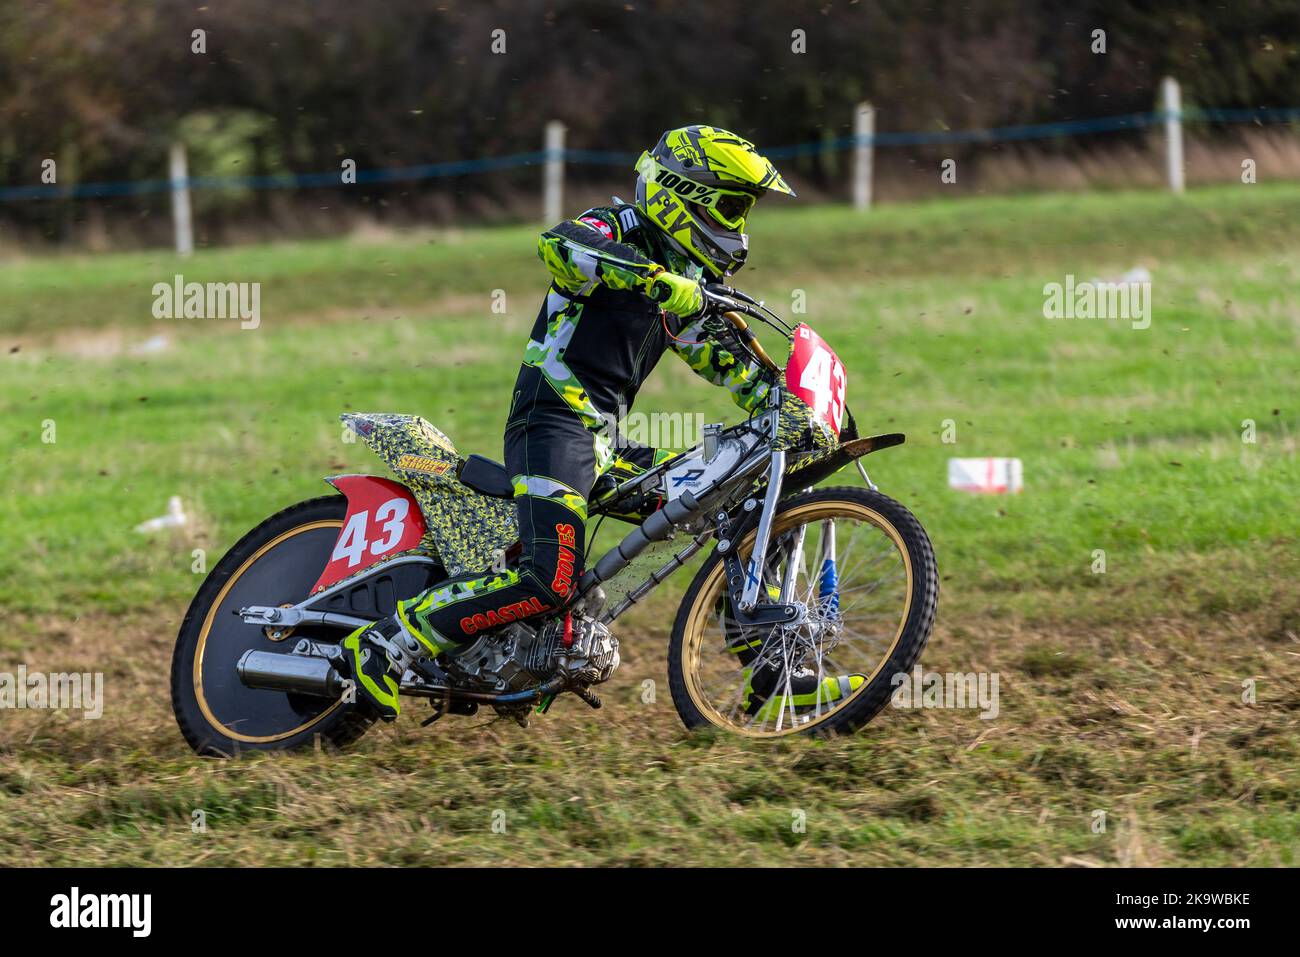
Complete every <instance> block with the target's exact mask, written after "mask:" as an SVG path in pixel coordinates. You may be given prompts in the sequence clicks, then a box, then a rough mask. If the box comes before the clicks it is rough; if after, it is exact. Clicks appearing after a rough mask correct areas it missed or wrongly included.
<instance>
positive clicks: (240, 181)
mask: <svg viewBox="0 0 1300 957" xmlns="http://www.w3.org/2000/svg"><path fill="white" fill-rule="evenodd" d="M1168 118H1169V114H1168V113H1166V112H1165V111H1163V110H1156V111H1154V112H1150V113H1128V114H1124V115H1121V116H1103V117H1097V118H1095V119H1087V120H1066V121H1061V122H1056V123H1037V124H1032V125H1027V126H1001V127H994V128H992V129H986V130H933V131H928V132H926V131H916V132H895V133H876V134H873V135H871V136H861V137H860V136H841V137H837V138H835V139H829V140H823V141H818V142H812V143H796V144H793V145H789V146H777V147H774V148H772V149H766V150H764V151H763V152H764V155H766V156H769V157H771V158H772V159H790V158H794V157H800V156H811V155H817V154H820V153H833V152H838V151H840V150H847V149H853V148H854V147H857V146H861V145H869V146H935V145H943V144H954V145H961V144H970V143H1005V142H1016V141H1024V140H1038V139H1054V138H1057V137H1061V136H1085V135H1088V134H1092V133H1113V132H1121V131H1131V130H1139V129H1144V128H1146V127H1149V126H1154V125H1158V124H1160V123H1163V122H1164V121H1165V120H1167V119H1168ZM1182 119H1183V120H1185V121H1193V122H1196V121H1201V122H1211V123H1253V124H1261V123H1294V122H1300V108H1283V107H1258V108H1254V109H1200V108H1188V109H1185V110H1184V111H1183V112H1182ZM555 152H558V153H559V154H560V157H561V158H562V159H563V160H564V161H565V162H566V163H572V164H577V165H584V166H629V167H630V166H632V165H633V164H634V163H635V162H636V158H637V156H638V155H639V154H635V153H621V152H614V151H607V150H559V151H555ZM550 158H552V152H551V151H547V150H538V151H536V152H531V153H512V154H510V155H507V156H495V157H487V158H482V159H469V160H452V161H449V162H444V163H425V164H423V165H419V166H399V167H388V168H377V169H366V170H358V171H357V173H356V182H357V184H365V183H397V182H408V181H412V180H423V179H438V178H441V177H446V176H464V175H468V174H471V173H484V172H491V171H494V170H502V169H516V168H519V167H523V166H535V165H537V164H539V163H544V162H545V161H546V160H548V159H550ZM340 185H343V181H342V175H341V173H340V172H328V173H282V174H276V175H270V176H194V177H190V178H189V179H188V180H185V181H184V182H180V183H173V182H172V181H171V180H169V179H147V180H127V181H120V182H108V183H79V184H76V185H73V186H57V185H52V184H51V185H33V186H5V187H0V202H6V201H10V200H26V199H70V198H83V197H104V196H140V195H145V194H149V193H165V192H170V191H171V190H173V189H176V188H179V187H181V186H188V187H189V188H190V189H191V190H221V189H306V188H311V187H327V186H340Z"/></svg>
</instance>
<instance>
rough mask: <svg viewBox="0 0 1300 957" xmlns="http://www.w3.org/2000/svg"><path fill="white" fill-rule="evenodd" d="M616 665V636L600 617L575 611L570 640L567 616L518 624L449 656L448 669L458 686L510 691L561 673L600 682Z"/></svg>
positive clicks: (577, 680)
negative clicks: (536, 623)
mask: <svg viewBox="0 0 1300 957" xmlns="http://www.w3.org/2000/svg"><path fill="white" fill-rule="evenodd" d="M618 664H619V656H618V639H617V638H615V637H614V635H613V634H612V633H611V632H610V630H609V629H608V628H607V627H606V626H605V625H603V624H601V623H600V622H598V621H595V620H593V619H590V618H582V617H579V616H576V615H575V616H574V617H573V643H572V645H569V646H567V647H566V646H565V644H564V620H563V619H561V620H559V621H552V622H548V623H547V624H546V625H543V626H542V627H541V628H540V629H533V628H529V627H528V626H527V625H523V624H519V623H515V624H512V625H509V626H508V627H506V628H503V629H501V630H500V631H497V632H493V633H492V634H488V635H484V636H483V637H482V638H480V639H478V640H477V641H476V642H474V643H473V644H472V645H470V646H469V647H468V648H466V649H465V650H463V651H458V652H456V653H455V654H454V655H447V656H446V665H445V668H446V671H447V674H448V675H449V676H450V677H451V678H452V680H453V681H455V682H456V683H457V684H458V685H461V686H463V687H467V688H469V689H471V690H474V691H482V692H486V693H492V694H506V693H508V692H512V691H524V690H526V689H528V688H531V687H533V686H534V685H538V684H540V683H541V682H543V681H545V680H546V679H547V678H549V677H551V676H552V675H554V674H556V673H557V672H564V673H565V674H566V675H567V676H568V678H569V680H570V681H571V682H573V683H576V684H582V685H594V684H600V683H601V682H602V681H608V680H609V676H610V675H612V674H613V673H614V669H615V668H617V667H618Z"/></svg>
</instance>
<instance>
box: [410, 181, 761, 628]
mask: <svg viewBox="0 0 1300 957" xmlns="http://www.w3.org/2000/svg"><path fill="white" fill-rule="evenodd" d="M538 255H539V256H540V257H541V259H542V262H544V263H545V264H546V267H547V269H548V270H550V273H551V276H552V282H551V286H550V289H549V290H548V292H547V294H546V301H545V303H544V304H543V305H542V308H541V311H540V312H539V314H538V316H537V321H536V323H535V324H534V326H533V330H532V335H531V339H530V341H529V343H528V345H527V348H526V349H525V351H524V361H523V366H522V367H521V368H520V370H519V377H518V378H517V379H516V380H515V388H514V398H513V401H512V403H511V408H510V414H509V417H508V419H507V421H506V431H505V465H506V469H507V472H508V474H509V475H510V476H512V482H513V485H514V491H515V503H516V505H517V507H518V515H519V532H520V538H521V543H522V547H523V550H522V553H521V554H520V558H519V562H518V564H517V566H516V567H513V568H510V569H508V570H506V571H502V572H480V573H474V574H467V575H461V576H457V577H456V578H452V579H449V580H447V581H445V582H442V583H440V584H439V585H436V586H435V587H433V588H431V589H430V590H428V591H426V592H424V593H423V594H421V595H418V596H416V597H415V598H412V599H410V600H407V601H403V602H400V603H399V604H398V608H397V614H398V617H399V618H400V619H401V621H402V623H403V624H404V625H405V626H406V628H407V629H409V631H410V632H411V633H412V634H414V635H416V636H418V637H419V638H421V639H422V640H423V641H424V642H425V643H426V644H427V645H429V646H430V647H431V648H432V649H438V650H452V649H453V648H454V647H455V646H457V645H459V644H462V643H464V642H466V641H467V640H471V639H472V638H474V637H475V636H477V635H478V634H479V633H480V632H482V631H484V630H485V629H489V628H493V627H495V626H497V625H499V624H502V623H504V622H507V621H513V620H515V619H517V618H522V617H527V616H531V615H537V614H542V613H544V612H547V611H551V610H554V609H557V608H560V607H563V606H564V605H565V604H566V603H567V602H568V600H569V598H570V596H571V595H572V591H573V587H574V585H575V584H576V582H577V580H578V577H579V576H580V575H581V574H582V569H583V557H584V551H585V544H586V538H585V536H586V522H587V499H588V497H589V496H590V494H591V489H592V486H593V485H594V484H595V482H596V479H597V478H598V477H599V476H600V475H601V474H603V473H605V472H607V471H609V470H611V469H613V470H617V471H618V472H620V473H624V474H635V473H637V472H639V471H642V470H644V469H645V468H647V467H649V466H650V465H651V464H652V463H656V462H658V461H660V460H662V458H663V457H666V454H665V453H660V452H657V451H656V450H653V449H648V448H642V447H637V448H633V449H631V450H629V449H628V448H627V442H626V440H621V441H620V442H619V443H618V445H619V448H618V449H617V451H616V450H615V449H614V445H615V435H616V433H615V432H614V428H615V426H614V423H615V422H616V421H617V417H618V416H619V415H620V414H622V413H624V412H626V410H627V409H628V408H630V407H631V405H632V402H633V400H634V399H635V398H636V394H637V391H638V389H639V388H640V387H641V385H642V383H643V382H645V380H646V378H647V377H648V376H649V375H650V372H651V371H652V370H653V369H654V367H655V365H656V364H657V363H658V362H659V357H660V356H661V355H663V353H664V352H665V351H666V350H668V349H671V350H672V351H673V352H675V353H676V354H677V355H678V356H680V357H681V358H682V359H684V360H685V361H686V363H687V364H688V365H689V366H690V367H691V368H692V369H693V370H695V372H697V373H698V374H700V375H701V376H703V377H704V378H706V379H708V380H709V381H710V382H712V383H714V384H715V385H720V386H723V387H725V388H727V389H729V390H730V392H731V394H732V397H733V399H734V400H735V401H736V403H737V404H738V405H740V406H741V407H742V408H744V409H745V410H747V411H754V410H756V409H757V408H758V406H759V405H761V403H762V401H763V399H764V397H765V396H766V394H767V391H768V389H769V384H768V382H767V381H766V380H765V379H764V378H762V377H761V376H760V374H759V370H758V369H757V368H756V367H754V366H753V365H746V364H742V363H741V362H740V361H739V360H738V359H737V358H736V357H735V356H733V355H732V354H731V353H729V352H727V351H725V350H723V349H722V348H720V347H719V346H718V345H717V344H716V343H715V342H712V341H708V337H707V335H706V334H705V330H704V328H703V323H702V322H701V321H699V320H697V321H695V322H691V321H690V320H689V319H682V318H679V317H677V316H673V315H670V314H667V313H663V314H661V311H660V308H659V306H658V305H657V304H656V303H654V302H653V301H651V300H650V299H649V298H648V296H647V295H646V293H645V289H646V283H647V279H649V278H650V277H652V276H653V275H654V274H655V273H656V272H658V271H659V268H660V267H663V268H665V269H667V270H668V271H670V272H674V273H677V274H679V275H683V276H687V277H691V278H695V277H698V276H699V275H700V268H699V267H698V266H697V265H695V264H694V263H692V262H691V261H690V260H688V259H687V258H686V257H685V256H683V255H682V254H680V253H679V252H678V251H677V250H676V249H674V248H672V247H670V246H669V244H668V242H667V241H666V240H665V238H664V236H663V234H662V233H661V232H659V230H658V229H657V228H656V227H655V226H653V225H652V224H650V223H649V222H647V221H645V220H644V219H643V218H642V216H641V213H640V212H639V211H638V210H637V209H636V207H634V206H631V205H624V204H618V205H613V206H607V207H599V208H596V209H591V210H588V211H587V212H586V213H584V214H583V215H582V216H580V217H579V218H578V219H576V220H570V221H567V222H563V223H560V224H559V225H558V226H555V227H554V228H553V229H549V230H547V231H546V232H544V233H543V234H542V236H541V238H540V240H539V242H538Z"/></svg>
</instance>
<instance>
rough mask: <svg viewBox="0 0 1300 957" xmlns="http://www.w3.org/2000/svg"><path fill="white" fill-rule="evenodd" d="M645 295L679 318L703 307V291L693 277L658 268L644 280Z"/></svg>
mask: <svg viewBox="0 0 1300 957" xmlns="http://www.w3.org/2000/svg"><path fill="white" fill-rule="evenodd" d="M646 295H648V296H649V297H650V298H651V299H653V300H654V301H655V302H657V303H659V305H660V306H661V307H662V308H663V309H664V311H665V312H671V313H672V314H673V315H675V316H677V317H678V318H680V319H687V318H689V317H690V316H693V315H695V314H696V313H697V312H699V311H700V310H701V309H703V308H704V291H703V290H702V289H701V288H700V284H699V283H698V282H696V281H695V280H694V279H687V278H686V277H685V276H679V275H677V274H676V273H671V272H668V271H666V270H664V269H660V271H659V272H657V273H654V274H652V275H651V276H650V278H649V279H647V280H646Z"/></svg>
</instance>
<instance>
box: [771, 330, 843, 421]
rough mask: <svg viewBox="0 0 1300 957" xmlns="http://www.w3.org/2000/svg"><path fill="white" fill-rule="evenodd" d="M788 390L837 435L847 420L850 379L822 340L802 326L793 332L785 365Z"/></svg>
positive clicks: (837, 358)
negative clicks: (788, 358)
mask: <svg viewBox="0 0 1300 957" xmlns="http://www.w3.org/2000/svg"><path fill="white" fill-rule="evenodd" d="M785 385H786V388H787V389H789V390H790V391H791V392H793V393H794V394H795V395H797V396H798V397H799V398H801V399H803V400H804V401H805V402H807V403H808V404H809V405H810V406H812V410H813V411H814V412H816V413H817V414H818V415H819V416H821V417H822V419H823V420H825V422H826V424H827V425H829V426H830V427H831V429H832V430H833V431H834V432H835V434H836V435H839V434H840V424H841V421H842V420H843V418H844V392H845V389H847V388H848V378H847V376H846V375H845V372H844V363H843V362H841V361H840V357H839V356H837V355H836V354H835V350H834V349H832V348H831V347H830V346H828V345H827V344H826V342H825V341H824V340H823V339H822V337H821V336H819V335H817V333H815V332H813V331H812V329H811V328H810V327H809V326H807V325H805V324H804V323H800V324H799V327H798V328H797V329H795V331H794V349H793V350H792V351H791V352H790V361H789V362H787V363H786V365H785Z"/></svg>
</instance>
